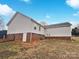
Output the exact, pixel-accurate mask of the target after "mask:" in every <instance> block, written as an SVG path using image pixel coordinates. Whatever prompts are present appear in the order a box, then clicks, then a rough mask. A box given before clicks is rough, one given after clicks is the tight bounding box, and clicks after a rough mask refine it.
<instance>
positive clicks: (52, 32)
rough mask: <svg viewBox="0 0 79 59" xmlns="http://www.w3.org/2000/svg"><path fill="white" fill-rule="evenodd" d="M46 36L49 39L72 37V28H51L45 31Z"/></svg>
mask: <svg viewBox="0 0 79 59" xmlns="http://www.w3.org/2000/svg"><path fill="white" fill-rule="evenodd" d="M45 36H47V37H67V36H68V37H70V36H71V27H59V28H49V29H46V30H45Z"/></svg>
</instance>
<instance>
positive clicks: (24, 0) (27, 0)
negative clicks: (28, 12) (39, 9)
mask: <svg viewBox="0 0 79 59" xmlns="http://www.w3.org/2000/svg"><path fill="white" fill-rule="evenodd" d="M21 1H23V2H26V3H28V2H31V0H21Z"/></svg>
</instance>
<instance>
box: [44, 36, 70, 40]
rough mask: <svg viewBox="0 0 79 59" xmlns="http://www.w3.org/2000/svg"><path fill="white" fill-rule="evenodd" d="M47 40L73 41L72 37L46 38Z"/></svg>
mask: <svg viewBox="0 0 79 59" xmlns="http://www.w3.org/2000/svg"><path fill="white" fill-rule="evenodd" d="M45 39H58V40H71V37H45Z"/></svg>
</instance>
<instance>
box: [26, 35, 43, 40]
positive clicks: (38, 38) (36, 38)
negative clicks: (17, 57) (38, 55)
mask: <svg viewBox="0 0 79 59" xmlns="http://www.w3.org/2000/svg"><path fill="white" fill-rule="evenodd" d="M43 39H44V35H41V34H36V33H27V41H28V40H29V42H35V41H39V40H43ZM27 41H26V42H27Z"/></svg>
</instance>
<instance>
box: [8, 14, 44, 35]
mask: <svg viewBox="0 0 79 59" xmlns="http://www.w3.org/2000/svg"><path fill="white" fill-rule="evenodd" d="M35 26H36V27H37V29H36V30H34V27H35ZM38 28H39V25H38V24H36V23H34V22H33V21H31V20H30V19H29V18H28V17H25V16H23V15H21V14H17V16H16V17H15V18H14V20H13V21H12V22H11V23H10V25H9V26H8V32H7V34H14V33H27V32H34V33H38V34H44V28H43V27H42V29H43V30H41V31H39V29H38Z"/></svg>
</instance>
